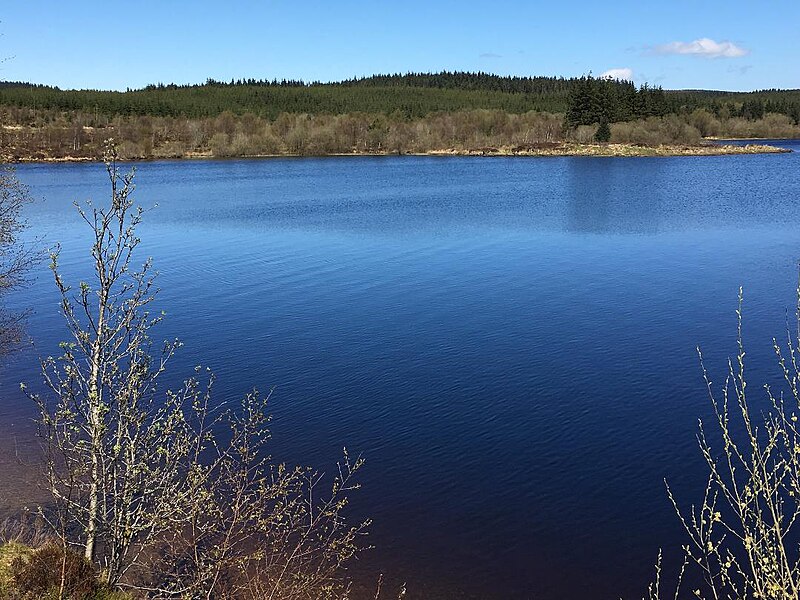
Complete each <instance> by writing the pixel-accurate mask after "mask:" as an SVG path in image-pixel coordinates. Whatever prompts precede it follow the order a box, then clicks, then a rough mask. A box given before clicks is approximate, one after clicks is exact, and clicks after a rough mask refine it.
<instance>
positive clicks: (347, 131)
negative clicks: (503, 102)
mask: <svg viewBox="0 0 800 600" xmlns="http://www.w3.org/2000/svg"><path fill="white" fill-rule="evenodd" d="M0 120H2V121H3V122H5V123H8V122H13V123H29V124H26V125H10V126H4V127H0V159H3V160H29V159H34V160H37V159H38V160H46V159H59V158H67V157H73V158H90V159H96V158H98V156H100V153H101V148H102V142H103V141H104V140H105V139H107V138H110V137H111V138H114V139H115V140H117V143H118V150H119V153H120V157H121V158H124V159H147V158H181V157H187V156H216V157H232V156H264V155H300V156H310V155H330V154H363V153H374V154H407V153H426V152H431V151H442V150H457V151H458V150H468V151H473V150H477V151H481V150H486V151H492V150H493V149H494V150H496V149H498V148H520V149H523V150H524V149H526V148H530V147H531V146H537V145H542V144H545V145H556V144H560V143H564V142H578V143H591V142H593V141H594V140H595V139H596V134H597V130H598V126H597V125H595V124H592V125H578V126H576V127H570V126H568V125H567V124H566V123H565V119H564V115H562V114H559V113H549V112H539V111H529V112H526V113H521V114H516V113H510V112H506V111H503V110H488V109H475V110H464V111H455V112H448V113H434V114H431V115H429V116H427V117H421V118H416V119H411V118H405V117H403V116H402V115H398V114H395V115H384V114H382V113H350V114H344V115H310V114H294V113H281V114H280V115H279V116H278V117H277V118H276V119H274V120H272V119H268V118H265V117H261V116H258V115H254V114H252V113H246V114H244V115H236V114H234V113H232V112H230V111H227V112H224V113H222V114H220V115H218V116H216V117H206V118H199V119H198V118H195V119H190V118H185V117H152V116H147V115H145V116H117V117H113V118H108V117H103V116H99V117H98V116H97V115H95V114H94V113H83V112H80V111H79V112H75V113H69V114H68V115H65V114H64V113H57V112H54V111H49V112H48V111H39V110H37V111H34V110H33V109H26V108H16V107H13V108H2V107H0ZM707 136H716V137H774V138H788V137H800V126H798V125H795V124H794V122H793V121H792V120H791V119H790V118H789V117H787V116H786V115H779V114H774V113H769V114H766V115H765V116H764V117H763V118H761V119H758V120H748V119H744V118H741V117H727V118H720V117H717V116H716V115H714V114H713V113H712V112H710V111H708V110H705V109H697V110H695V111H693V112H692V113H689V114H684V115H675V114H669V115H664V116H651V117H648V118H646V119H638V120H633V121H626V122H620V123H613V124H612V125H611V127H610V141H611V142H621V143H633V144H643V145H658V144H698V143H701V142H702V139H703V137H707Z"/></svg>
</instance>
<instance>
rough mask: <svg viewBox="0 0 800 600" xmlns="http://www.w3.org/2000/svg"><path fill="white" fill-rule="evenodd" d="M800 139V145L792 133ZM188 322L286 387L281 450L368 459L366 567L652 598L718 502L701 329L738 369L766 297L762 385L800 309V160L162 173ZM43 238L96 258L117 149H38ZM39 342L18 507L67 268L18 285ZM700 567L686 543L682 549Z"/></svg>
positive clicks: (19, 402)
mask: <svg viewBox="0 0 800 600" xmlns="http://www.w3.org/2000/svg"><path fill="white" fill-rule="evenodd" d="M781 144H782V145H784V146H788V147H791V148H793V149H794V150H796V151H798V150H800V144H798V142H782V143H781ZM137 170H138V173H137V185H138V187H137V198H138V200H139V202H140V203H141V204H143V205H145V206H151V205H154V204H156V203H157V204H158V208H156V209H154V210H153V211H152V212H150V213H149V214H148V215H147V217H146V221H145V224H144V225H143V226H142V227H141V231H140V233H141V237H142V240H143V242H142V249H143V254H142V256H141V257H142V258H144V256H145V255H150V256H152V257H153V258H154V261H155V265H156V267H157V269H158V270H159V271H160V273H161V275H160V278H159V283H160V287H161V289H162V292H161V295H160V300H159V303H160V306H161V307H163V308H164V309H165V310H166V311H167V313H168V315H167V318H166V320H165V322H164V323H163V324H162V325H161V326H160V327H159V329H158V332H159V335H160V336H161V337H163V338H165V339H166V338H171V337H174V336H178V337H180V338H181V339H182V340H183V341H184V342H185V347H184V348H183V349H182V350H181V351H180V354H179V356H178V358H177V359H176V360H175V361H174V362H173V363H172V366H171V371H170V378H171V379H170V381H172V382H174V383H177V382H179V381H180V380H181V379H182V378H183V377H186V376H188V375H190V374H191V372H192V367H193V366H194V365H195V364H203V365H208V366H210V367H211V368H212V369H213V370H214V371H215V372H216V374H217V386H216V388H217V389H216V392H217V398H218V399H219V400H220V401H223V400H227V399H231V398H235V397H238V396H240V395H242V394H244V393H245V392H246V391H248V390H249V389H251V388H253V387H258V388H260V389H263V390H267V389H270V388H274V392H273V401H272V413H273V415H274V417H275V418H274V422H273V426H272V430H273V433H274V443H273V451H274V455H275V456H276V457H278V458H280V459H285V460H287V461H289V462H302V463H307V464H313V465H315V466H319V467H322V468H326V469H327V470H328V471H329V472H330V471H331V466H332V465H333V464H334V463H335V460H336V459H337V458H338V457H339V456H340V452H341V448H342V446H344V445H346V446H347V447H348V449H349V450H350V451H351V452H352V453H362V454H363V455H364V456H365V458H366V460H367V463H366V466H365V468H364V475H363V484H364V487H363V489H362V490H361V491H360V492H359V493H358V494H357V496H356V497H355V498H354V505H355V507H356V511H358V512H359V514H365V515H369V516H371V517H372V518H373V520H374V526H373V528H372V532H371V536H370V542H371V543H372V544H374V545H375V547H376V548H375V549H374V550H372V551H370V552H369V553H367V554H366V555H365V556H364V559H363V560H362V561H360V563H359V564H358V565H357V566H356V569H355V572H356V573H359V574H360V573H369V574H372V575H371V576H376V574H377V573H378V572H384V573H386V574H387V576H388V577H390V579H391V580H392V581H407V583H408V589H409V595H408V597H409V598H436V597H446V598H454V597H464V598H541V599H555V598H567V597H576V598H577V597H580V598H618V597H620V596H621V595H622V596H625V597H626V598H634V597H635V598H639V597H641V594H642V593H644V589H645V587H646V585H647V582H648V581H649V578H650V576H651V573H652V569H653V563H654V561H655V558H656V555H657V552H658V549H659V548H660V547H663V548H664V550H665V553H666V555H667V556H668V557H669V560H670V561H671V560H672V559H674V557H675V556H677V549H678V547H679V545H680V543H682V542H683V541H684V538H683V535H682V531H681V529H680V524H679V523H678V521H677V519H676V518H675V515H674V513H673V511H672V508H671V506H670V504H669V502H668V500H667V498H666V494H665V491H664V482H663V480H664V478H667V479H668V480H669V481H670V483H671V485H673V486H674V488H675V491H676V494H677V496H678V497H679V499H681V500H682V501H684V502H685V504H687V505H688V504H690V503H692V502H697V501H699V500H700V499H701V497H702V486H703V484H704V480H705V473H704V468H703V461H702V458H701V456H700V454H699V451H698V450H697V448H696V441H695V432H696V428H697V419H698V418H700V417H703V418H707V417H708V416H709V414H710V407H709V402H708V399H707V396H706V394H705V390H704V387H703V382H702V377H701V371H700V368H699V364H698V359H697V354H696V351H695V347H696V346H698V345H699V346H701V347H702V349H703V351H704V354H705V357H706V366H707V367H708V369H709V371H710V373H711V375H712V379H713V380H714V381H715V382H722V381H723V380H724V376H725V364H726V363H725V361H726V357H727V356H728V355H730V354H732V353H734V352H735V340H736V328H735V327H736V317H735V312H734V311H735V308H736V302H737V291H738V287H739V285H742V286H744V294H745V317H744V318H745V322H744V334H745V343H746V345H747V348H748V359H749V360H750V363H749V366H748V369H749V373H750V383H751V385H752V386H753V387H754V389H755V391H754V396H755V392H756V391H758V388H760V386H761V384H762V383H764V382H767V381H772V382H776V381H778V379H779V376H780V373H779V371H778V369H777V367H776V365H775V361H774V358H773V354H772V348H771V344H772V342H771V340H772V336H781V335H783V332H785V327H786V318H787V311H789V316H790V317H791V315H792V310H793V307H794V305H795V287H796V283H797V274H798V267H797V261H798V259H800V227H798V223H799V222H800V154H797V153H793V154H784V155H752V156H719V157H700V158H694V157H679V158H578V157H575V158H540V159H536V158H521V157H520V158H468V157H441V158H437V157H346V158H320V159H316V158H304V159H268V160H229V161H196V162H194V161H165V162H147V163H141V164H138V165H137ZM18 175H19V177H20V178H21V179H22V180H23V181H24V182H26V183H27V184H28V185H29V186H30V187H31V190H32V192H33V194H34V195H35V196H36V197H37V198H39V199H40V200H39V201H38V202H37V203H36V204H35V205H33V206H31V207H29V210H28V211H27V216H28V219H29V222H30V224H31V230H30V237H32V238H36V239H38V240H39V241H40V243H41V244H42V245H52V244H54V243H56V242H60V243H61V245H62V263H63V267H64V271H65V272H66V273H67V275H68V276H69V277H70V278H71V279H72V280H78V279H79V278H80V277H86V276H87V273H88V267H89V263H88V262H87V260H86V257H87V249H88V247H89V241H88V238H87V235H86V234H87V230H86V227H85V226H81V223H80V221H79V220H78V218H77V216H76V213H75V211H74V208H73V207H72V205H71V203H72V201H73V200H77V199H86V198H90V197H91V198H94V199H95V200H98V201H99V200H101V199H103V198H105V197H106V196H107V190H106V185H105V184H106V179H105V173H104V171H103V168H102V166H99V165H87V164H69V165H67V164H58V165H53V164H37V165H21V166H19V167H18ZM10 302H11V303H12V306H15V307H20V308H23V307H32V308H33V311H34V312H33V314H32V315H31V317H30V319H29V323H28V333H29V335H30V337H31V339H32V345H31V346H30V347H26V348H25V349H23V350H22V351H21V352H19V353H18V354H16V355H15V356H14V357H12V358H11V359H10V360H8V361H6V365H5V366H4V367H3V368H2V369H0V438H1V439H2V442H0V444H2V446H0V451H2V453H3V456H4V458H2V459H0V490H3V491H2V492H0V509H2V510H3V511H5V512H6V513H7V512H9V511H12V510H13V509H14V508H15V505H18V504H19V503H20V502H22V501H23V500H26V501H27V500H29V499H31V498H33V497H35V493H34V492H33V491H31V490H30V488H29V487H26V482H30V469H28V468H27V467H25V468H17V467H16V466H15V465H16V464H17V462H16V459H15V458H14V452H13V450H14V449H15V448H17V449H18V448H20V447H25V446H30V439H31V435H32V427H31V425H30V420H31V417H32V416H33V411H32V409H31V406H30V405H29V403H28V402H27V401H26V400H25V399H24V398H23V397H22V396H21V394H20V392H19V383H20V382H21V381H26V382H28V383H32V384H34V387H35V385H36V382H37V381H38V376H37V367H36V364H37V357H38V356H46V355H51V354H56V353H57V352H58V348H57V344H58V342H59V341H60V340H62V339H64V336H65V329H64V326H63V323H62V321H61V320H60V318H59V315H58V301H57V294H56V291H55V288H54V285H53V283H52V281H51V278H50V276H49V273H48V271H47V269H46V265H42V267H41V268H40V269H39V270H37V272H36V273H35V277H34V281H32V283H31V285H30V286H29V287H28V288H26V289H25V290H23V291H21V292H20V293H16V294H15V295H14V296H12V297H11V298H10ZM671 564H672V563H671V562H670V565H671Z"/></svg>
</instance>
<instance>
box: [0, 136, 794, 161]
mask: <svg viewBox="0 0 800 600" xmlns="http://www.w3.org/2000/svg"><path fill="white" fill-rule="evenodd" d="M748 141H749V140H748ZM752 141H758V140H752ZM790 152H793V151H792V150H791V149H789V148H782V147H780V146H773V145H769V144H758V143H754V144H746V145H734V144H717V143H700V144H659V145H652V146H651V145H645V144H623V143H610V142H609V143H576V142H549V143H538V144H527V145H519V146H500V147H479V148H443V149H437V150H428V151H425V152H387V151H361V152H358V151H354V152H332V153H325V154H300V153H290V152H284V153H270V154H239V155H226V156H224V157H220V156H218V155H215V154H214V153H213V152H212V151H206V152H187V153H185V154H184V155H182V156H167V157H128V158H127V159H126V160H128V161H150V160H212V159H221V158H230V159H234V158H242V159H269V158H303V157H305V158H312V157H314V158H324V157H350V156H358V157H380V156H480V157H512V156H518V157H557V156H562V157H566V156H586V157H589V156H596V157H670V156H672V157H674V156H726V155H741V154H785V153H790ZM82 162H85V163H97V162H102V158H101V157H92V156H70V155H67V156H58V157H52V156H42V155H41V154H38V155H36V156H14V157H9V156H2V155H0V163H82Z"/></svg>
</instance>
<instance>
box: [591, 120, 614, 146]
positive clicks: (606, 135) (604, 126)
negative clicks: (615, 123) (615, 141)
mask: <svg viewBox="0 0 800 600" xmlns="http://www.w3.org/2000/svg"><path fill="white" fill-rule="evenodd" d="M610 140H611V128H610V127H609V126H608V121H606V120H605V119H604V120H603V121H600V127H598V128H597V132H596V133H595V134H594V141H595V142H608V141H610Z"/></svg>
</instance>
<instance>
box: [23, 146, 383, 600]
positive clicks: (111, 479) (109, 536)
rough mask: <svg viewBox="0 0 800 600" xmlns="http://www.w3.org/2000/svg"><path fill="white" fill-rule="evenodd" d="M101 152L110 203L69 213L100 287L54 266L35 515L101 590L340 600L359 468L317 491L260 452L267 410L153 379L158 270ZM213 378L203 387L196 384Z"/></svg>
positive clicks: (342, 468) (158, 365)
mask: <svg viewBox="0 0 800 600" xmlns="http://www.w3.org/2000/svg"><path fill="white" fill-rule="evenodd" d="M116 160H117V153H116V149H115V147H114V146H113V144H112V145H109V146H108V149H107V154H106V170H107V173H108V176H109V180H110V184H111V198H110V203H109V205H107V206H100V207H98V206H94V205H93V204H91V203H90V204H88V205H87V206H86V207H80V206H78V210H79V212H80V215H81V216H82V218H83V219H84V221H85V222H86V224H87V225H88V227H89V230H90V231H91V233H92V239H93V245H92V251H91V256H92V259H93V261H94V265H93V266H94V281H93V283H89V282H80V283H79V285H78V286H77V289H73V288H71V287H70V286H69V285H68V284H67V283H66V282H65V281H64V280H63V279H62V277H61V275H60V271H59V267H58V254H57V253H54V254H53V257H52V268H53V273H54V276H55V282H56V286H57V287H58V289H59V291H60V294H61V309H62V312H63V314H64V316H65V318H66V322H67V326H68V330H69V332H70V335H71V340H70V341H69V342H67V343H64V344H62V352H63V354H62V355H61V356H60V357H59V358H58V359H54V358H48V359H46V360H44V361H43V363H42V370H43V374H44V378H45V382H46V384H47V386H48V388H49V390H50V393H49V394H47V395H45V396H37V395H34V396H32V398H33V400H34V401H35V402H36V403H37V406H38V408H39V411H40V419H39V424H40V433H41V436H42V439H43V441H44V448H45V457H46V461H45V463H46V481H47V484H48V488H49V490H50V492H51V494H52V497H53V501H54V504H55V510H54V516H52V517H51V516H48V515H49V514H51V513H45V512H44V511H42V513H41V514H42V515H43V517H44V518H46V519H47V520H48V522H49V523H50V525H51V526H52V527H53V528H54V530H55V531H56V532H57V533H58V535H59V536H60V538H61V540H62V542H63V546H64V547H65V548H66V547H79V548H81V549H82V550H83V554H84V556H85V558H86V559H87V560H90V561H93V562H96V563H97V564H98V565H99V566H100V567H101V571H102V581H103V583H105V584H108V585H109V586H112V587H118V586H127V587H129V588H136V589H139V590H142V591H145V592H148V593H151V594H154V595H159V596H164V595H166V596H176V597H192V598H198V597H206V598H265V597H268V598H282V599H283V598H298V599H299V598H321V597H327V598H334V597H344V596H346V594H347V590H348V587H347V584H346V582H345V580H344V578H343V573H342V570H343V567H344V566H345V563H346V562H347V561H348V560H349V559H350V558H352V557H353V556H354V555H355V554H356V552H358V550H359V549H360V548H361V537H362V536H363V534H364V533H365V530H366V528H367V526H368V524H369V523H368V522H363V523H360V524H357V525H355V526H351V525H348V522H347V519H346V518H345V517H346V509H347V505H348V496H349V494H350V493H351V492H352V491H354V490H355V489H357V487H358V484H357V483H356V481H355V474H356V472H357V471H358V470H359V468H360V467H361V465H362V464H363V461H362V460H361V459H360V458H357V459H355V460H351V459H350V458H349V456H348V455H347V453H346V452H345V455H344V459H343V460H342V461H341V462H340V463H339V469H338V472H337V474H336V476H335V477H333V478H332V480H331V481H330V483H329V484H328V485H330V486H331V487H330V488H329V490H328V492H327V493H323V492H321V489H322V485H323V477H322V474H321V473H319V472H317V471H313V470H310V469H305V468H294V469H292V468H287V467H286V466H285V465H282V464H278V463H275V462H273V461H272V460H271V459H270V458H269V456H268V454H267V447H266V444H267V441H268V439H269V434H268V429H267V424H268V417H267V413H266V401H267V398H265V397H262V396H260V395H259V394H258V393H256V392H254V393H252V394H250V395H248V396H247V397H246V398H245V399H244V400H243V402H242V403H241V405H240V406H235V407H232V406H228V407H225V406H223V407H213V406H212V403H211V397H212V395H211V392H212V387H213V376H212V375H211V374H210V373H208V374H207V375H206V374H204V372H203V371H202V370H201V369H200V368H198V370H197V373H196V374H195V377H193V378H191V379H189V380H187V381H186V382H185V383H184V385H183V386H182V387H181V388H180V389H178V390H174V391H166V392H160V391H159V381H160V378H161V376H162V374H163V373H164V372H165V370H166V367H167V364H168V362H169V360H170V358H171V357H172V356H173V354H174V352H175V351H176V350H177V348H178V347H179V346H180V343H179V342H177V341H173V342H168V343H166V344H165V345H164V347H163V348H162V349H161V351H160V352H158V353H155V352H153V348H152V342H151V337H150V335H151V330H152V328H153V327H154V326H155V325H156V324H158V322H159V321H160V319H161V315H158V314H157V315H152V314H151V312H150V311H151V307H152V304H153V302H154V300H155V297H156V289H155V282H154V276H153V275H152V267H151V261H149V260H148V261H146V262H145V263H144V264H143V265H142V266H141V267H140V268H138V269H136V268H134V265H133V262H132V260H133V256H134V253H135V251H136V250H137V248H138V246H139V242H140V240H139V238H138V237H137V235H136V228H137V226H138V225H139V223H140V222H141V219H142V217H143V215H144V212H143V210H142V209H141V208H138V207H136V206H135V204H134V202H133V199H132V193H133V189H134V188H133V173H130V174H127V175H125V174H121V173H120V171H119V169H118V166H117V162H116ZM202 379H207V383H205V384H204V383H202V381H201V380H202Z"/></svg>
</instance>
